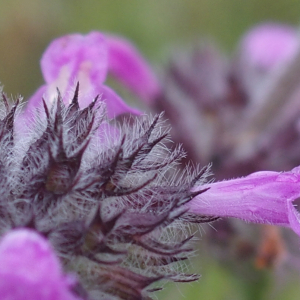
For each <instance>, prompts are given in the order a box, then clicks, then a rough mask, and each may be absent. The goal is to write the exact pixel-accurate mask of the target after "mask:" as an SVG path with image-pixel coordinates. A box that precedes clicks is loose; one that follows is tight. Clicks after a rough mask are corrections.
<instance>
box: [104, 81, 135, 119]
mask: <svg viewBox="0 0 300 300" xmlns="http://www.w3.org/2000/svg"><path fill="white" fill-rule="evenodd" d="M100 95H102V97H101V99H102V101H104V102H105V103H106V108H107V115H108V117H109V118H114V117H116V116H118V115H121V114H125V113H131V114H133V115H140V114H141V113H140V111H138V110H137V109H134V108H132V107H130V106H128V105H127V104H126V103H125V102H124V101H123V100H122V99H121V98H120V97H119V96H118V95H117V94H116V93H115V92H114V91H113V90H112V89H111V88H109V87H108V86H105V85H104V86H102V93H100Z"/></svg>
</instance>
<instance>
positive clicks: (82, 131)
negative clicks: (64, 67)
mask: <svg viewBox="0 0 300 300" xmlns="http://www.w3.org/2000/svg"><path fill="white" fill-rule="evenodd" d="M78 91H79V87H78V86H77V89H76V92H75V95H74V97H73V99H72V101H71V103H70V104H69V105H67V106H66V105H65V104H64V102H63V101H62V98H61V96H60V94H59V93H58V94H57V97H56V99H55V101H54V103H52V104H49V103H46V102H45V101H44V102H43V105H44V106H43V108H42V110H41V111H40V112H39V113H36V116H37V119H36V121H35V123H33V124H31V128H30V130H29V135H28V136H26V137H23V136H21V135H15V134H14V116H15V112H16V110H17V107H18V103H16V104H15V105H14V106H13V107H12V108H9V105H8V104H7V102H6V100H5V98H4V99H3V100H4V101H3V103H4V104H5V105H4V109H3V118H2V120H1V122H0V129H1V134H0V147H1V153H2V155H1V158H0V172H1V176H0V187H1V193H2V197H1V200H0V216H1V221H0V234H4V233H6V232H7V231H9V230H11V229H13V228H17V227H27V228H31V229H34V230H36V231H37V232H39V233H40V234H42V235H44V236H45V237H47V239H48V240H49V242H50V243H51V245H52V247H53V248H54V250H55V252H56V254H57V255H58V257H59V258H60V260H61V263H62V264H63V266H64V269H65V271H67V272H75V273H76V274H77V275H78V277H79V283H78V286H76V288H74V289H73V292H74V294H75V295H77V296H78V297H82V298H84V299H107V298H109V297H110V298H112V299H136V300H138V299H149V298H148V297H149V296H148V293H149V291H150V290H149V285H150V284H152V283H153V282H156V281H158V280H161V279H168V280H173V281H192V280H195V279H197V276H196V275H189V274H183V272H182V271H183V269H182V268H184V267H183V265H182V264H183V263H181V261H184V260H185V259H187V257H188V254H189V253H190V252H191V251H192V248H191V245H190V240H191V238H192V235H191V233H190V230H188V224H189V222H208V221H211V220H214V219H215V218H214V217H209V218H205V217H203V216H199V217H192V216H191V215H190V214H189V212H188V208H187V207H186V206H185V205H186V204H187V203H188V202H189V201H190V200H191V199H192V198H193V197H195V196H196V195H198V194H200V193H202V192H203V191H204V190H200V191H197V192H193V191H192V189H193V187H194V186H196V185H197V184H198V183H199V182H201V181H202V180H203V173H204V171H205V170H204V171H203V172H198V174H196V175H195V176H191V175H189V172H186V173H185V174H182V176H180V174H178V172H176V166H177V164H178V162H179V159H180V158H182V157H183V156H184V152H183V151H182V149H181V148H180V147H175V148H174V149H173V150H169V148H168V147H166V142H167V141H168V129H167V128H166V127H165V125H164V124H163V123H162V121H161V117H160V116H159V115H158V116H156V117H155V118H153V119H151V118H149V117H146V116H140V117H132V118H129V119H127V121H126V122H124V125H120V124H118V123H117V122H116V121H113V120H109V119H107V117H106V113H105V109H104V105H103V102H101V101H98V99H97V98H96V99H94V101H91V104H90V105H89V106H88V107H86V108H83V109H80V108H79V104H78ZM38 116H39V117H38ZM20 255H21V253H20Z"/></svg>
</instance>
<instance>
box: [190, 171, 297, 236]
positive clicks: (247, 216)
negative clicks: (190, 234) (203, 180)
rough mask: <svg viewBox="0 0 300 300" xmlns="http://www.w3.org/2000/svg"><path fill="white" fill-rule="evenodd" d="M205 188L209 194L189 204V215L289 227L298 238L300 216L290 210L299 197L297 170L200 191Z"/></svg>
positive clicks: (259, 175)
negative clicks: (212, 216)
mask: <svg viewBox="0 0 300 300" xmlns="http://www.w3.org/2000/svg"><path fill="white" fill-rule="evenodd" d="M207 187H209V188H210V189H209V190H208V191H206V192H205V193H203V194H201V195H199V196H197V197H195V199H193V200H192V201H191V202H190V203H189V204H188V206H189V208H190V211H191V212H193V213H195V214H200V215H214V216H221V217H235V218H239V219H243V220H245V221H249V222H254V223H267V224H275V225H282V226H288V227H291V228H292V229H293V230H294V231H295V232H296V233H297V234H299V235H300V216H299V213H298V212H297V210H296V209H295V207H294V206H293V201H294V200H296V199H297V198H298V197H300V174H299V173H298V172H297V170H296V169H294V170H292V171H291V172H283V173H278V172H257V173H253V174H251V175H249V176H247V177H244V178H238V179H233V180H228V181H222V182H216V183H211V184H207V185H204V186H200V187H199V188H201V189H203V188H207Z"/></svg>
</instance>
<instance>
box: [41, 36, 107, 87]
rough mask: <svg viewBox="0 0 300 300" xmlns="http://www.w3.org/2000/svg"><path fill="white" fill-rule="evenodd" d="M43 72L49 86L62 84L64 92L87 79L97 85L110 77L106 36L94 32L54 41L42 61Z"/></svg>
mask: <svg viewBox="0 0 300 300" xmlns="http://www.w3.org/2000/svg"><path fill="white" fill-rule="evenodd" d="M41 68H42V73H43V75H44V78H45V81H46V83H48V84H49V83H53V82H54V81H57V80H58V81H59V84H60V85H61V86H59V85H58V86H57V87H58V88H60V89H61V90H63V91H64V90H65V89H66V88H67V87H68V86H69V85H72V84H73V83H74V82H75V81H78V80H79V81H82V80H81V79H82V78H81V77H83V78H84V77H87V78H89V80H91V81H96V82H98V84H100V83H103V82H104V81H105V78H106V75H107V44H106V41H105V37H104V35H103V34H101V33H99V32H91V33H89V34H88V35H86V36H83V35H80V34H71V35H66V36H63V37H61V38H58V39H56V40H54V41H53V42H52V43H51V44H50V45H49V47H48V48H47V50H46V51H45V53H44V55H43V57H42V60H41Z"/></svg>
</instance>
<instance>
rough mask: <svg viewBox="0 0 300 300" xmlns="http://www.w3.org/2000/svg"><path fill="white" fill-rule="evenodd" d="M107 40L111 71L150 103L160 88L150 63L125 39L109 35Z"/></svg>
mask: <svg viewBox="0 0 300 300" xmlns="http://www.w3.org/2000/svg"><path fill="white" fill-rule="evenodd" d="M107 42H108V55H109V58H108V62H109V64H108V68H109V71H110V72H111V73H112V75H113V76H115V77H116V78H117V79H118V80H119V81H120V82H122V83H123V84H124V85H125V86H127V87H128V88H129V89H131V90H132V91H133V92H134V93H135V94H136V95H137V96H139V97H141V98H142V99H143V100H144V101H145V102H146V103H147V104H150V103H151V102H152V101H153V100H154V98H155V97H156V96H157V94H158V93H159V90H160V89H159V85H158V82H157V80H156V78H155V76H154V74H153V72H152V70H151V69H150V67H149V65H148V63H147V62H146V61H145V59H144V58H143V57H142V56H141V54H140V53H139V52H138V51H137V49H136V48H135V47H134V46H133V45H132V44H130V43H129V42H128V41H126V40H125V39H122V38H120V37H115V36H108V37H107Z"/></svg>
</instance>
